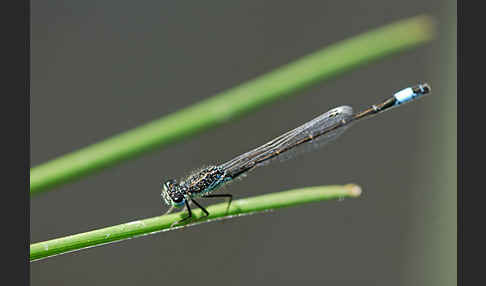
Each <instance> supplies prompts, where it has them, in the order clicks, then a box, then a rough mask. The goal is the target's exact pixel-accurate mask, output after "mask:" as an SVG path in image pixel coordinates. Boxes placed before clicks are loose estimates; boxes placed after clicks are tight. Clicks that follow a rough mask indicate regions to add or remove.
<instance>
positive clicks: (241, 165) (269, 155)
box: [161, 83, 431, 222]
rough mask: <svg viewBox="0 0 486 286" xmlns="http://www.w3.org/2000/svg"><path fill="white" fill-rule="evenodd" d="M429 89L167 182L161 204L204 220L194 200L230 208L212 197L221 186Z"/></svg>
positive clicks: (331, 119)
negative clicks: (194, 212)
mask: <svg viewBox="0 0 486 286" xmlns="http://www.w3.org/2000/svg"><path fill="white" fill-rule="evenodd" d="M430 91H431V89H430V86H429V85H428V84H427V83H423V84H418V85H416V86H413V87H409V88H406V89H403V90H401V91H399V92H397V93H395V94H394V95H393V96H392V97H390V98H388V99H387V100H385V101H383V102H382V103H380V104H376V105H372V106H371V107H369V108H368V109H366V110H363V111H361V112H358V113H354V112H353V109H352V108H351V107H350V106H346V105H343V106H340V107H337V108H334V109H331V110H329V111H328V112H326V113H324V114H322V115H320V116H318V117H316V118H314V119H312V120H311V121H309V122H307V123H305V124H303V125H301V126H299V127H297V128H295V129H293V130H291V131H289V132H287V133H284V134H282V135H280V136H278V137H277V138H275V139H273V140H271V141H269V142H267V143H266V144H263V145H262V146H260V147H258V148H255V149H253V150H251V151H249V152H246V153H244V154H242V155H240V156H238V157H235V158H234V159H232V160H230V161H228V162H226V163H223V164H221V165H216V166H209V167H206V168H203V169H202V170H200V171H198V172H196V173H194V174H192V175H190V176H189V177H188V178H186V179H184V180H182V181H180V182H177V181H176V180H173V179H172V180H168V181H166V182H165V183H163V190H162V194H161V197H162V200H163V201H165V203H166V204H167V205H169V206H170V209H169V210H168V211H167V213H170V212H171V211H172V210H174V209H175V208H178V207H182V206H185V207H186V208H187V211H188V214H189V215H188V216H187V217H186V218H184V219H183V220H181V221H179V222H182V221H185V220H187V219H189V218H191V217H192V212H191V208H190V205H189V203H190V202H192V203H194V204H195V205H196V206H198V207H199V208H200V209H201V210H202V211H203V212H204V213H205V214H206V216H209V212H208V211H207V210H206V209H205V208H204V207H203V206H201V205H200V204H199V203H198V202H197V201H196V200H195V198H215V197H223V198H227V199H228V206H227V209H228V208H229V206H230V204H231V200H232V198H233V196H232V195H230V194H211V192H212V191H214V190H216V189H218V188H219V187H221V186H222V185H223V184H225V183H227V182H229V181H232V180H234V179H236V178H238V177H241V176H242V175H244V174H246V173H248V172H249V171H250V170H253V169H255V168H256V167H259V166H262V165H264V164H266V163H268V162H270V161H271V160H272V159H275V158H282V157H285V156H288V155H289V154H290V153H294V152H293V151H296V150H298V149H300V150H301V149H302V148H301V147H305V146H314V145H316V144H314V143H318V145H323V144H325V143H328V142H330V141H332V140H334V139H336V138H337V137H338V136H339V135H341V134H342V133H343V132H344V131H345V130H346V129H347V128H348V127H349V126H351V123H354V122H356V121H358V120H361V119H364V118H368V117H371V116H372V115H375V114H378V113H381V112H383V111H386V110H390V109H392V108H393V107H396V106H399V105H400V104H403V103H407V102H410V101H412V100H414V99H416V98H418V97H420V96H422V95H426V94H428V93H430Z"/></svg>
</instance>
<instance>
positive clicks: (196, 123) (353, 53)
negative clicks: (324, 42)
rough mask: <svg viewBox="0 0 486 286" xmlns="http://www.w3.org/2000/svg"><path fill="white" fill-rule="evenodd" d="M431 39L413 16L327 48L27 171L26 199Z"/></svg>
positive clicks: (428, 23) (427, 25)
mask: <svg viewBox="0 0 486 286" xmlns="http://www.w3.org/2000/svg"><path fill="white" fill-rule="evenodd" d="M432 38H433V25H432V20H431V18H429V17H427V16H417V17H413V18H410V19H406V20H403V21H398V22H396V23H393V24H390V25H387V26H384V27H381V28H378V29H375V30H371V31H369V32H366V33H364V34H361V35H358V36H355V37H352V38H350V39H347V40H344V41H341V42H338V43H336V44H333V45H330V46H328V47H326V48H324V49H321V50H319V51H317V52H314V53H312V54H310V55H307V56H305V57H302V58H300V59H298V60H295V61H294V62H291V63H290V64H287V65H285V66H282V67H280V68H278V69H275V70H273V71H271V72H268V73H266V74H264V75H261V76H259V77H257V78H255V79H253V80H250V81H248V82H246V83H243V84H241V85H239V86H236V87H234V88H232V89H229V90H227V91H224V92H221V93H219V94H217V95H215V96H213V97H210V98H208V99H206V100H203V101H201V102H199V103H197V104H194V105H192V106H190V107H187V108H184V109H182V110H180V111H177V112H175V113H172V114H169V115H167V116H164V117H162V118H160V119H158V120H154V121H152V122H150V123H148V124H145V125H142V126H140V127H137V128H135V129H132V130H129V131H126V132H124V133H121V134H119V135H116V136H114V137H111V138H108V139H106V140H104V141H101V142H99V143H96V144H93V145H90V146H87V147H84V148H82V149H80V150H78V151H74V152H72V153H69V154H66V155H64V156H61V157H59V158H57V159H54V160H51V161H49V162H46V163H43V164H41V165H38V166H36V167H33V168H32V169H31V173H30V192H31V194H34V193H38V192H41V191H43V190H48V189H52V188H54V187H56V186H60V185H62V184H65V183H67V182H70V181H74V180H76V179H80V178H82V177H83V176H86V175H88V174H91V173H93V172H95V171H98V170H101V169H104V168H107V167H110V166H113V165H115V164H117V163H120V162H122V161H124V160H127V159H130V158H134V157H137V156H140V155H142V154H145V153H147V152H149V151H151V150H154V149H156V148H161V147H163V146H166V145H168V144H170V143H173V142H176V141H179V140H181V139H183V138H186V137H188V136H190V135H194V134H197V133H199V132H202V131H204V130H206V129H208V128H211V127H215V126H217V125H219V124H222V123H225V122H228V121H229V120H231V119H234V118H237V117H238V116H241V115H244V114H246V113H249V112H250V111H252V110H255V109H256V108H258V107H261V106H263V105H266V104H269V103H272V102H274V101H275V100H277V99H280V98H284V97H285V96H288V95H291V94H296V93H297V92H298V91H301V90H303V89H305V88H308V87H310V86H312V85H316V84H317V83H320V82H323V81H325V80H328V79H330V78H333V77H336V76H338V75H340V74H342V73H344V72H346V71H349V70H352V69H355V68H357V67H359V66H362V65H365V64H367V63H369V62H372V61H376V60H378V59H382V58H384V57H386V56H388V55H391V54H394V53H397V52H400V51H404V50H407V49H410V48H412V47H415V46H417V45H420V44H423V43H425V42H427V41H430V40H431V39H432Z"/></svg>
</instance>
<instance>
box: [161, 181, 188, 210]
mask: <svg viewBox="0 0 486 286" xmlns="http://www.w3.org/2000/svg"><path fill="white" fill-rule="evenodd" d="M160 196H161V198H162V200H163V201H164V202H165V203H166V204H167V205H169V206H174V207H181V206H183V205H184V203H185V201H186V198H185V196H184V192H182V190H181V188H180V186H179V184H178V183H177V181H176V180H173V179H172V180H168V181H166V182H165V183H163V184H162V193H161V194H160Z"/></svg>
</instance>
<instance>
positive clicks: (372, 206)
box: [31, 0, 457, 285]
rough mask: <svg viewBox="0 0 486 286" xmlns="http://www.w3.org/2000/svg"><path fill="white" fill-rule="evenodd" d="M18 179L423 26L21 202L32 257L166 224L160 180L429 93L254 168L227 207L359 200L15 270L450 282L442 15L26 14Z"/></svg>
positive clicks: (355, 7) (55, 279)
mask: <svg viewBox="0 0 486 286" xmlns="http://www.w3.org/2000/svg"><path fill="white" fill-rule="evenodd" d="M31 5H32V20H31V25H32V36H31V37H32V38H31V53H32V67H31V75H32V78H31V87H32V92H31V94H32V96H31V154H32V158H31V162H32V166H35V165H38V164H40V163H43V162H46V161H47V160H50V159H52V158H55V157H57V156H60V155H63V154H65V153H68V152H70V151H73V150H76V149H78V148H80V147H83V146H86V145H88V144H91V143H95V142H97V141H100V140H103V139H105V138H107V137H108V136H111V135H114V134H117V133H119V132H122V131H125V130H127V129H130V128H133V127H136V126H138V125H140V124H143V123H146V122H149V121H151V120H153V119H156V118H159V117H160V116H163V115H166V114H168V113H171V112H174V111H177V110H178V109H180V108H183V107H186V106H188V105H190V104H193V103H196V102H198V101H199V100H202V99H205V98H207V97H209V96H211V95H213V94H215V93H217V92H219V91H223V90H225V89H227V88H230V87H233V86H235V85H237V84H239V83H242V82H244V81H246V80H249V79H251V78H254V77H255V76H258V75H260V74H262V73H265V72H267V71H270V70H272V69H274V68H276V67H279V66H281V65H283V64H286V63H288V62H289V61H292V60H294V59H297V58H299V57H301V56H303V55H306V54H308V53H311V52H313V51H316V50H318V49H320V48H322V47H324V46H326V45H329V44H331V43H333V42H336V41H340V40H343V39H345V38H348V37H350V36H354V35H357V34H359V33H361V32H365V31H367V30H369V29H372V28H376V27H378V26H381V25H384V24H388V23H390V22H392V21H396V20H399V19H402V18H406V17H411V16H415V15H417V14H421V13H427V14H430V15H432V16H434V17H436V19H437V24H438V35H437V38H436V40H435V41H434V42H432V43H431V44H428V45H426V46H422V47H420V48H418V49H415V50H413V51H411V52H407V53H404V54H400V55H398V56H393V57H390V58H388V59H385V60H383V61H380V62H378V63H374V64H371V65H369V66H366V67H364V68H360V69H358V70H356V71H353V72H351V73H347V74H345V75H344V76H341V77H339V78H338V79H335V80H331V81H329V82H327V83H324V84H322V85H319V86H316V87H314V88H312V89H310V90H307V91H306V92H304V93H302V94H300V95H298V96H294V97H291V98H289V99H286V100H283V101H280V102H278V103H276V104H273V105H271V106H267V107H265V108H263V109H260V110H258V111H257V112H254V113H252V114H250V115H249V116H246V117H244V118H241V119H239V120H237V121H233V122H231V123H230V124H227V125H224V126H221V127H218V128H216V129H212V130H210V131H209V132H206V133H204V134H202V135H199V136H196V137H193V138H190V139H189V140H186V141H184V142H182V143H178V144H175V145H171V146H169V147H168V148H166V149H164V150H161V151H158V152H154V153H151V154H149V155H146V156H144V157H141V158H138V159H136V160H132V161H129V162H127V163H125V164H122V165H119V166H117V167H115V168H111V169H108V170H106V171H104V172H101V173H98V174H96V175H92V176H90V177H88V178H86V179H84V180H81V181H78V182H75V183H72V184H69V185H66V186H63V187H60V188H59V189H58V190H55V191H52V192H47V193H44V194H40V195H38V196H35V197H32V198H31V241H32V242H38V241H43V240H47V239H52V238H56V237H60V236H66V235H69V234H74V233H79V232H84V231H88V230H92V229H96V228H101V227H105V226H110V225H114V224H119V223H124V222H129V221H132V220H137V219H143V218H148V217H152V216H156V215H159V214H161V213H162V212H164V211H165V210H166V207H165V206H164V205H162V203H161V201H160V197H159V194H160V182H161V181H162V180H165V179H167V178H173V177H175V178H179V177H181V176H184V175H186V174H188V173H189V172H190V171H192V170H194V169H196V168H199V167H200V166H202V165H205V164H210V163H217V162H222V161H225V160H228V159H231V158H232V157H233V156H235V155H238V154H239V153H242V152H246V151H248V150H249V149H250V148H253V147H255V146H257V145H259V144H261V143H264V142H266V141H268V140H269V139H271V138H273V137H274V136H277V135H279V134H281V133H282V132H284V131H287V130H289V129H291V128H294V127H296V126H297V125H299V124H301V123H303V122H305V121H307V120H309V119H311V118H313V117H314V116H317V115H318V114H321V113H322V112H324V111H326V110H328V109H330V108H332V107H336V106H339V105H343V104H349V105H352V106H353V107H354V108H355V109H361V108H365V107H368V106H369V105H371V104H374V103H376V102H377V101H379V100H381V99H384V98H386V97H387V96H390V95H391V94H392V93H393V92H395V91H397V90H399V89H402V88H404V87H407V86H409V85H412V84H415V83H417V82H420V81H428V82H429V83H430V84H431V86H432V91H433V94H432V95H431V96H429V97H426V98H425V99H423V100H420V101H418V102H415V103H413V104H409V105H407V106H404V107H402V108H400V109H396V110H394V111H393V112H388V113H386V114H383V115H381V116H379V117H375V118H373V119H371V120H367V121H365V122H362V123H360V124H357V125H355V126H354V127H353V128H351V129H350V130H349V131H348V132H347V133H345V134H344V135H343V136H342V137H341V138H340V139H339V140H338V141H336V142H335V143H334V144H331V145H328V146H326V147H325V148H323V149H319V150H316V151H314V152H312V153H307V154H304V155H302V156H300V157H297V158H296V159H293V160H289V161H286V162H284V163H281V164H272V165H270V166H269V167H264V168H259V169H258V170H256V171H255V172H253V173H252V174H251V175H250V176H248V177H247V178H246V179H245V180H242V181H241V182H239V183H235V184H232V185H231V186H230V187H229V188H227V189H226V190H227V191H229V192H231V193H232V194H233V195H234V196H235V197H236V198H239V197H247V196H252V195H258V194H262V193H270V192H277V191H281V190H286V189H290V188H296V187H304V186H313V185H327V184H345V183H350V182H354V183H358V184H360V185H361V186H362V187H363V195H362V197H361V198H359V199H346V200H344V201H328V202H322V203H317V204H310V205H305V206H301V207H293V208H288V209H282V210H279V211H275V212H272V213H269V214H259V215H254V216H249V217H243V218H238V219H234V220H230V221H226V222H224V223H221V222H217V223H211V224H204V225H202V226H198V227H194V228H189V229H185V230H181V231H173V232H168V233H162V234H158V235H152V236H147V237H144V238H137V239H132V240H129V241H124V242H121V243H116V244H112V245H108V246H103V247H98V248H92V249H89V250H86V251H81V252H77V253H72V254H67V255H62V256H58V257H54V258H51V259H46V260H43V261H39V262H34V263H31V281H32V285H111V284H117V285H133V284H134V283H140V284H144V285H169V284H172V283H177V284H182V285H185V284H193V285H205V283H206V282H213V283H214V285H251V284H249V283H252V282H253V283H266V284H267V285H276V284H277V283H280V284H281V283H282V282H285V281H289V282H290V283H289V284H291V283H293V282H297V281H304V282H318V281H320V282H325V283H327V285H455V284H456V277H457V273H456V249H457V248H456V229H457V228H456V222H457V220H456V191H457V187H456V181H457V178H456V169H457V168H456V154H457V152H456V137H457V133H456V3H455V1H438V0H437V1H418V0H415V1H383V0H381V1H359V2H358V1H313V2H310V1H309V2H307V1H286V2H284V1H210V2H207V1H200V2H198V1H171V2H169V1H143V2H134V1H72V0H68V1H52V0H51V1H39V2H37V1H33V2H32V3H31Z"/></svg>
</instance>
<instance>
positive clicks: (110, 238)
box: [30, 184, 361, 261]
mask: <svg viewBox="0 0 486 286" xmlns="http://www.w3.org/2000/svg"><path fill="white" fill-rule="evenodd" d="M360 194H361V188H360V187H359V186H357V185H354V184H348V185H344V186H317V187H308V188H302V189H295V190H290V191H284V192H279V193H273V194H266V195H261V196H256V197H251V198H246V199H240V200H235V201H233V202H232V203H231V207H230V208H229V210H228V212H227V213H226V207H227V204H226V203H220V204H215V205H211V206H209V207H207V210H208V211H209V217H208V218H207V219H209V220H214V219H222V218H232V217H237V216H239V215H243V214H251V213H254V212H260V211H265V210H272V209H278V208H283V207H290V206H295V205H301V204H305V203H311V202H317V201H322V200H331V199H339V198H345V197H358V196H359V195H360ZM186 216H187V212H178V213H174V214H169V215H162V216H158V217H153V218H148V219H143V220H138V221H133V222H129V223H124V224H120V225H115V226H110V227H106V228H101V229H97V230H92V231H88V232H85V233H79V234H74V235H70V236H66V237H62V238H56V239H52V240H48V241H43V242H37V243H33V244H31V245H30V260H31V261H34V260H37V259H41V258H46V257H49V256H54V255H58V254H63V253H66V252H72V251H76V250H81V249H85V248H88V247H93V246H97V245H102V244H107V243H111V242H115V241H120V240H124V239H128V238H134V237H138V236H143V235H148V234H152V233H154V232H160V231H164V230H170V229H171V225H172V224H173V223H175V222H177V221H180V220H181V218H183V217H186ZM193 216H194V217H195V219H198V218H202V217H203V213H202V211H201V210H200V209H193ZM204 221H206V219H203V220H201V221H196V222H194V221H193V222H190V221H188V222H186V223H185V224H181V225H187V224H190V225H196V224H200V223H202V222H204ZM172 229H173V228H172Z"/></svg>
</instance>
